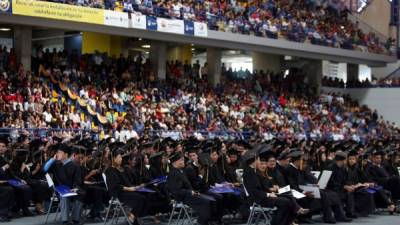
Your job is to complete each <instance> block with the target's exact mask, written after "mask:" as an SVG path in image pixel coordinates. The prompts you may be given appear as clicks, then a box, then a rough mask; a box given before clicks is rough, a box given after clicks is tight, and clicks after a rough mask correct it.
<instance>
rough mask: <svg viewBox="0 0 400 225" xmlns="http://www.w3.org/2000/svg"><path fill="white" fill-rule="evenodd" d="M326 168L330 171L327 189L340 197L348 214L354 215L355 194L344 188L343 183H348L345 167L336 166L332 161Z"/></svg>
mask: <svg viewBox="0 0 400 225" xmlns="http://www.w3.org/2000/svg"><path fill="white" fill-rule="evenodd" d="M327 169H328V170H330V171H332V175H331V178H330V179H329V182H328V185H327V189H328V190H332V191H334V192H335V193H336V194H338V195H339V197H340V199H341V200H342V202H343V203H344V204H345V210H346V213H347V214H348V215H349V216H351V215H355V194H354V192H347V191H346V190H345V189H344V186H345V185H350V183H349V178H348V173H347V171H346V168H344V167H338V166H337V165H336V163H334V164H332V165H330V166H329V167H328V168H327Z"/></svg>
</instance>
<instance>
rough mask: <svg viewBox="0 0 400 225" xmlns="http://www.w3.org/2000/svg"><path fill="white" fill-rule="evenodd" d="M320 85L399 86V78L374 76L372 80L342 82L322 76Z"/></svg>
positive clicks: (339, 86) (354, 86)
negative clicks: (378, 77) (377, 77)
mask: <svg viewBox="0 0 400 225" xmlns="http://www.w3.org/2000/svg"><path fill="white" fill-rule="evenodd" d="M322 85H323V86H325V87H335V88H345V87H346V88H377V87H382V88H389V87H394V88H397V87H400V78H384V79H381V80H378V79H376V78H372V80H371V81H370V80H368V79H366V80H364V81H359V80H351V81H348V82H346V83H345V82H344V81H343V79H339V78H332V77H326V76H325V77H324V78H323V79H322Z"/></svg>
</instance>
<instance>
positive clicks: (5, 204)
mask: <svg viewBox="0 0 400 225" xmlns="http://www.w3.org/2000/svg"><path fill="white" fill-rule="evenodd" d="M6 144H7V140H6V139H0V222H8V221H10V219H11V216H10V211H9V210H10V208H11V207H12V206H13V205H14V203H15V200H14V199H15V196H14V189H13V188H12V187H11V186H10V185H9V184H8V183H7V177H6V176H5V175H6V171H7V170H9V168H10V165H9V164H8V163H7V161H6V160H5V158H4V157H5V153H6V151H7V146H6Z"/></svg>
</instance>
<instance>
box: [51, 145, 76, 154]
mask: <svg viewBox="0 0 400 225" xmlns="http://www.w3.org/2000/svg"><path fill="white" fill-rule="evenodd" d="M54 150H56V151H62V152H64V153H67V154H68V155H70V154H71V153H72V148H71V147H70V146H68V145H67V144H63V143H58V144H56V145H55V146H54Z"/></svg>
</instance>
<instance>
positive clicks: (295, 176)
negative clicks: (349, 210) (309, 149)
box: [286, 150, 351, 223]
mask: <svg viewBox="0 0 400 225" xmlns="http://www.w3.org/2000/svg"><path fill="white" fill-rule="evenodd" d="M289 156H290V158H291V163H290V164H289V166H288V167H287V168H286V176H287V181H288V184H289V185H290V188H291V189H295V190H297V191H299V192H303V194H305V195H306V198H302V199H300V200H299V201H298V203H299V204H300V205H301V206H302V207H305V208H309V209H311V210H312V211H316V210H318V209H319V208H321V209H322V214H323V217H322V219H323V221H324V222H325V223H336V221H341V222H349V221H351V219H349V218H347V217H346V216H345V215H344V211H343V209H342V203H341V201H340V198H339V196H338V195H337V194H336V193H335V192H333V191H331V190H326V189H325V190H320V193H321V199H316V198H314V195H313V194H312V193H311V192H305V191H303V190H301V189H300V187H299V186H300V185H314V186H318V184H317V183H318V181H317V179H316V178H315V177H314V175H312V174H311V172H309V171H307V170H306V168H305V167H306V165H305V163H304V159H303V152H301V151H300V150H294V151H292V152H291V153H290V155H289ZM310 215H311V214H310ZM306 220H308V221H306V222H311V223H312V222H313V221H311V218H307V219H306Z"/></svg>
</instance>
